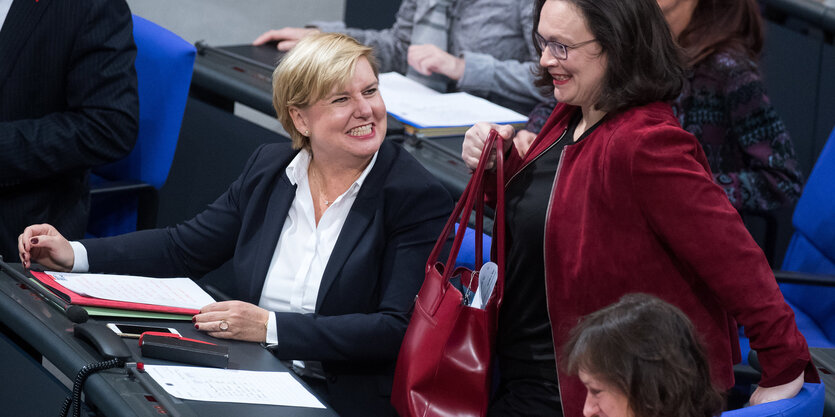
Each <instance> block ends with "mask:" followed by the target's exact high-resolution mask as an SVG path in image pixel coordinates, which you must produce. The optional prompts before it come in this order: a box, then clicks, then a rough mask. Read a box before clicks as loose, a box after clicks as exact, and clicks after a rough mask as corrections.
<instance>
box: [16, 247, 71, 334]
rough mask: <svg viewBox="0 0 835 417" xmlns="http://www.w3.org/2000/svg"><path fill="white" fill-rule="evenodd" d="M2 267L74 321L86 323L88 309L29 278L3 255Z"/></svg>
mask: <svg viewBox="0 0 835 417" xmlns="http://www.w3.org/2000/svg"><path fill="white" fill-rule="evenodd" d="M0 269H2V270H4V271H6V272H7V273H8V274H9V275H11V276H12V278H14V279H16V280H17V281H19V282H20V283H21V284H23V285H25V286H26V287H27V288H29V289H30V290H31V291H32V292H34V293H36V294H38V295H40V296H41V298H43V299H44V300H45V301H46V302H47V303H49V304H52V306H53V307H55V308H57V309H58V310H61V312H62V313H64V315H66V316H67V318H69V319H70V320H72V321H73V322H74V323H84V322H86V321H87V318H88V316H87V310H85V309H84V308H83V307H80V306H77V305H73V304H70V303H69V302H68V301H66V300H64V299H62V298H61V297H59V296H57V295H56V294H55V293H53V292H52V291H50V290H48V289H46V288H43V287H42V286H41V285H40V284H37V283H35V282H32V281H31V280H30V278H27V277H26V276H25V275H23V274H21V273H20V271H18V270H16V269H14V268H12V267H10V266H9V264H7V263H6V262H4V261H3V256H2V255H0Z"/></svg>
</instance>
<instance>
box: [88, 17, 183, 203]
mask: <svg viewBox="0 0 835 417" xmlns="http://www.w3.org/2000/svg"><path fill="white" fill-rule="evenodd" d="M133 37H134V41H135V42H136V49H137V53H136V76H137V79H138V88H139V135H138V137H137V140H136V146H135V147H134V149H133V151H132V152H131V153H130V155H128V157H127V158H124V159H122V160H120V161H118V162H114V163H112V164H108V165H105V166H102V167H98V168H96V169H94V170H93V172H94V173H95V174H96V175H99V176H101V177H103V178H105V179H107V180H111V181H113V180H137V181H140V182H144V183H147V184H150V185H152V186H153V187H154V188H157V189H159V188H160V187H162V185H163V184H164V183H165V180H166V179H167V178H168V171H169V170H170V169H171V162H172V161H173V159H174V151H175V150H176V148H177V138H178V137H179V134H180V125H181V124H182V121H183V113H184V112H185V107H186V100H187V98H188V87H189V84H190V83H191V73H192V69H193V68H194V57H195V55H196V50H195V48H194V45H192V44H190V43H188V42H186V41H185V40H183V39H182V38H180V37H179V36H177V35H175V34H174V33H172V32H170V31H168V30H167V29H165V28H163V27H161V26H159V25H157V24H155V23H153V22H151V21H148V20H146V19H143V18H141V17H139V16H137V15H133Z"/></svg>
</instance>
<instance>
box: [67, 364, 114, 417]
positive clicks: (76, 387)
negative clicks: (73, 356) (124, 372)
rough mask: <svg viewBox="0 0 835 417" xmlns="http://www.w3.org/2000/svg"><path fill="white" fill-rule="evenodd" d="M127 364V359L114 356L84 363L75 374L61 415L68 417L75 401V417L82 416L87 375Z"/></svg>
mask: <svg viewBox="0 0 835 417" xmlns="http://www.w3.org/2000/svg"><path fill="white" fill-rule="evenodd" d="M124 365H125V360H124V359H121V358H113V359H110V360H107V361H104V362H98V363H90V364H87V365H84V367H82V368H81V370H80V371H78V374H76V375H75V381H74V382H73V385H72V394H71V395H70V396H68V397H67V398H66V399H65V400H64V405H63V406H62V407H61V417H67V413H68V412H69V411H70V407H71V406H72V404H73V403H75V407H74V408H73V417H81V390H82V388H83V387H84V381H86V380H87V377H89V376H90V375H92V374H94V373H96V372H98V371H103V370H105V369H112V368H121V367H122V366H124Z"/></svg>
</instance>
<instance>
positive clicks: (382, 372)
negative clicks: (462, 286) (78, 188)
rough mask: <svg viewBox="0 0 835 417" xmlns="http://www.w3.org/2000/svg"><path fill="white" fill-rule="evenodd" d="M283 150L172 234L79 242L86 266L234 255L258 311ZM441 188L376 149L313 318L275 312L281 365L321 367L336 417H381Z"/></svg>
mask: <svg viewBox="0 0 835 417" xmlns="http://www.w3.org/2000/svg"><path fill="white" fill-rule="evenodd" d="M295 154H296V152H295V151H293V150H292V149H291V148H290V145H289V144H269V145H264V146H261V147H260V148H258V149H257V150H256V151H255V153H254V155H253V156H252V157H251V158H250V160H249V162H248V163H247V164H246V167H245V168H244V172H243V174H241V176H240V177H239V178H238V179H237V180H236V181H235V182H234V183H233V184H232V185H231V186H230V188H229V190H228V191H226V193H225V194H223V195H222V196H221V197H220V198H219V199H217V201H215V202H214V203H212V204H211V205H210V206H209V207H208V208H207V209H206V210H205V211H203V212H202V213H200V214H198V215H197V216H196V217H195V218H193V219H191V220H189V221H187V222H185V223H183V224H181V225H178V226H176V227H173V228H168V229H157V230H150V231H140V232H135V233H131V234H128V235H123V236H118V237H113V238H104V239H92V240H85V241H82V243H83V244H84V246H85V247H86V248H87V251H88V257H89V262H90V270H91V271H94V272H111V273H133V274H143V275H152V276H188V277H195V278H196V277H200V276H202V275H204V274H205V273H206V272H208V271H210V270H212V269H215V268H217V267H219V266H221V265H222V264H223V263H224V262H226V261H227V260H228V259H230V258H231V259H232V261H233V264H234V270H235V281H236V285H237V291H238V294H237V296H238V297H239V298H240V299H241V300H244V301H248V302H250V303H254V304H257V303H258V301H259V299H260V296H261V289H262V286H263V284H264V280H265V278H266V274H267V269H268V267H269V265H270V261H271V259H272V257H273V253H274V252H275V248H276V245H277V243H278V238H279V235H280V233H281V230H282V227H283V225H284V221H285V219H286V218H287V213H288V211H289V209H290V205H291V203H292V201H293V198H294V196H295V190H296V187H295V186H293V185H291V184H290V181H289V179H288V178H287V176H286V175H285V172H284V171H285V168H286V167H287V164H289V163H290V161H291V160H292V158H293V157H294V156H295ZM451 208H452V199H451V198H450V196H449V194H448V193H447V192H446V190H445V189H444V187H443V186H442V185H441V184H440V183H439V182H438V180H436V179H435V178H434V177H433V176H432V175H431V174H430V173H428V172H427V171H426V170H425V169H424V168H423V167H422V166H421V165H420V164H419V163H418V162H417V161H415V160H414V158H412V157H411V156H410V155H409V154H408V153H407V152H406V151H404V150H403V149H402V148H401V147H400V146H398V145H395V144H393V143H391V142H389V141H385V142H383V144H382V146H381V147H380V151H379V153H378V156H377V161H376V163H375V165H374V167H373V168H372V170H371V172H370V173H369V174H368V176H367V177H366V179H365V181H364V182H363V185H362V187H361V188H360V191H359V194H358V195H357V198H356V200H355V202H354V205H353V206H352V207H351V210H350V212H349V214H348V217H347V219H346V221H345V225H344V226H343V228H342V232H341V233H340V235H339V238H338V240H337V242H336V246H335V247H334V249H333V253H332V254H331V257H330V259H329V261H328V264H327V267H326V268H325V272H324V276H323V277H322V284H321V287H320V288H319V296H318V299H317V302H316V313H315V314H299V313H277V314H276V318H277V327H278V346H277V347H276V348H275V349H274V353H275V355H276V356H277V357H278V358H279V359H283V360H289V359H301V360H316V361H322V362H323V366H324V368H325V371H326V373H328V375H329V378H328V391H329V398H328V399H329V401H330V403H331V405H332V406H333V407H334V408H335V409H336V410H337V411H338V412H339V413H340V415H361V416H371V415H386V414H391V413H392V412H393V410H392V408H391V407H390V406H389V395H390V393H391V382H392V375H393V371H394V362H395V360H396V358H397V353H398V351H399V349H400V343H401V341H402V339H403V335H404V334H405V332H406V327H407V325H408V323H409V313H410V310H411V308H412V305H413V302H414V298H415V295H416V294H417V292H418V290H419V289H420V286H421V284H422V283H423V278H424V269H425V264H426V260H427V258H428V257H429V252H430V251H431V249H432V246H433V245H434V243H435V241H436V240H437V239H438V236H439V234H440V232H441V229H442V228H443V225H444V223H445V221H446V220H447V218H448V217H449V215H450V212H451Z"/></svg>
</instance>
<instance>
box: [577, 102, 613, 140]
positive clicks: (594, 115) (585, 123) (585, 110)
mask: <svg viewBox="0 0 835 417" xmlns="http://www.w3.org/2000/svg"><path fill="white" fill-rule="evenodd" d="M580 112H581V113H582V115H583V116H582V117H581V118H580V122H579V123H577V128H576V129H574V138H573V139H574V141H575V142H576V141H578V140H579V139H580V137H581V136H583V133H586V130H588V129H590V128H591V127H592V126H594V125H596V124H597V122H599V121H600V120H601V119H603V117H605V116H606V112H605V111H603V110H598V109H595V108H594V106H589V107H581V108H580Z"/></svg>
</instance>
